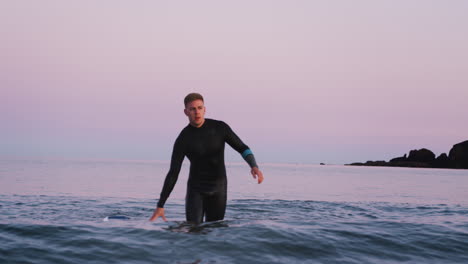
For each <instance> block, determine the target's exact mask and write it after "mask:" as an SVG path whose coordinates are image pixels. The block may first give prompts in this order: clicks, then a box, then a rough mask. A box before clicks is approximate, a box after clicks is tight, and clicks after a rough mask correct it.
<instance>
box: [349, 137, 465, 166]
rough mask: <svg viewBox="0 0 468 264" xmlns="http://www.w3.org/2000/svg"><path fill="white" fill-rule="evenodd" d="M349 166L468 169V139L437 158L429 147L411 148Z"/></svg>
mask: <svg viewBox="0 0 468 264" xmlns="http://www.w3.org/2000/svg"><path fill="white" fill-rule="evenodd" d="M345 165H347V166H378V167H407V168H437V169H468V140H466V141H463V142H460V143H458V144H455V145H453V147H452V149H450V152H449V155H448V156H447V154H446V153H442V154H440V155H439V156H438V157H437V158H436V156H435V154H434V152H432V151H431V150H429V149H426V148H422V149H419V150H416V149H415V150H411V151H410V152H409V155H406V154H405V155H404V156H402V157H396V158H393V159H391V160H390V161H385V160H377V161H371V160H369V161H367V162H354V163H351V164H345Z"/></svg>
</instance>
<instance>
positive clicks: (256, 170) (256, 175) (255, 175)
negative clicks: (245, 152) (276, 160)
mask: <svg viewBox="0 0 468 264" xmlns="http://www.w3.org/2000/svg"><path fill="white" fill-rule="evenodd" d="M250 173H251V174H252V177H253V178H254V179H257V180H258V184H260V183H262V181H263V173H262V171H260V169H259V168H257V167H253V168H252V170H251V171H250Z"/></svg>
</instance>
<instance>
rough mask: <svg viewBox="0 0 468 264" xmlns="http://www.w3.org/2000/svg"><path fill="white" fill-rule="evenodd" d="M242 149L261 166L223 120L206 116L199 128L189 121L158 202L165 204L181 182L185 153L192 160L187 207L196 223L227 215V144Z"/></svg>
mask: <svg viewBox="0 0 468 264" xmlns="http://www.w3.org/2000/svg"><path fill="white" fill-rule="evenodd" d="M225 142H226V143H228V144H229V145H230V146H231V147H232V148H233V149H235V150H236V151H237V152H239V153H241V154H242V156H243V157H244V159H245V160H246V161H247V162H248V163H249V165H250V166H251V167H257V164H256V163H255V158H254V156H253V154H252V152H251V151H250V149H249V147H248V146H247V145H245V144H244V143H243V142H242V141H241V140H240V138H239V137H238V136H237V135H236V134H235V133H234V132H233V131H232V130H231V128H230V127H229V126H228V125H227V124H226V123H224V122H222V121H217V120H212V119H205V122H204V123H203V125H202V126H201V127H199V128H197V127H194V126H192V125H190V124H189V125H187V126H186V127H185V128H184V129H183V130H182V132H180V135H179V136H178V137H177V139H176V141H175V143H174V149H173V152H172V158H171V165H170V169H169V172H168V174H167V176H166V180H165V181H164V187H163V189H162V191H161V196H160V199H159V202H158V207H161V208H163V207H164V204H165V202H166V200H167V198H168V197H169V195H170V193H171V192H172V189H173V188H174V185H175V184H176V182H177V178H178V176H179V172H180V168H181V166H182V162H183V160H184V157H185V156H187V157H188V159H189V160H190V174H189V179H188V183H187V196H186V203H185V211H186V217H187V221H189V222H194V223H201V222H203V216H204V215H205V221H217V220H222V219H224V212H225V210H226V199H227V194H226V191H227V178H226V167H225V165H224V146H225Z"/></svg>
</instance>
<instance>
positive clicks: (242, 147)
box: [223, 122, 263, 184]
mask: <svg viewBox="0 0 468 264" xmlns="http://www.w3.org/2000/svg"><path fill="white" fill-rule="evenodd" d="M223 125H224V126H225V128H224V129H225V131H224V133H225V138H226V142H227V143H228V144H229V146H231V147H232V148H233V149H235V150H236V151H237V152H239V153H240V154H241V155H242V158H244V160H245V161H246V162H247V163H248V164H249V166H250V168H251V170H250V173H251V174H252V177H253V178H254V179H257V180H258V183H259V184H260V183H262V182H263V173H262V171H261V170H260V169H259V168H258V165H257V162H256V160H255V156H254V155H253V152H252V150H250V148H249V147H248V146H247V145H246V144H244V142H242V140H241V139H240V138H239V137H238V136H237V135H236V133H234V131H232V129H231V128H230V127H229V125H228V124H226V123H224V122H223Z"/></svg>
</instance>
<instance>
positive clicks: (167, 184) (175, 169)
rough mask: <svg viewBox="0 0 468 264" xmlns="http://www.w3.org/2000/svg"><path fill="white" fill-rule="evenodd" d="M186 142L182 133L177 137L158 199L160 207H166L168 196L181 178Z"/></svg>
mask: <svg viewBox="0 0 468 264" xmlns="http://www.w3.org/2000/svg"><path fill="white" fill-rule="evenodd" d="M184 157H185V153H184V144H183V140H182V137H181V135H179V137H178V138H177V139H176V142H175V143H174V149H173V150H172V157H171V166H170V168H169V172H168V173H167V176H166V180H165V181H164V186H163V188H162V191H161V195H160V197H159V201H158V207H160V208H164V204H165V203H166V200H167V198H168V197H169V195H170V194H171V192H172V190H173V189H174V186H175V184H176V182H177V178H179V172H180V168H181V167H182V162H183V161H184Z"/></svg>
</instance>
